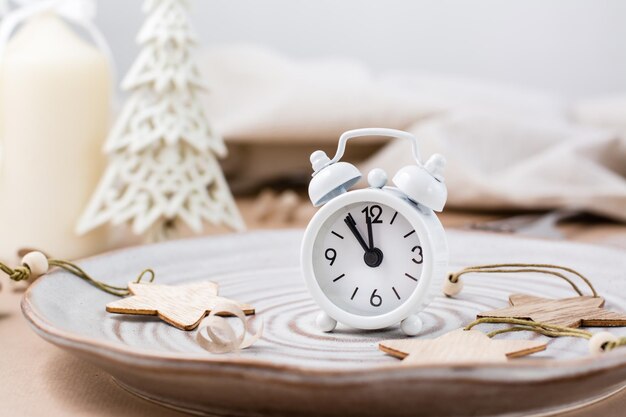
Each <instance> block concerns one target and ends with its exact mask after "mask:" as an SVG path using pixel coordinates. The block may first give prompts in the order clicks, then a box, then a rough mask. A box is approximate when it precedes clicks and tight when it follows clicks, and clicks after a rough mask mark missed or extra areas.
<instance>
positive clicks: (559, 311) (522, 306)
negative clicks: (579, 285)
mask: <svg viewBox="0 0 626 417" xmlns="http://www.w3.org/2000/svg"><path fill="white" fill-rule="evenodd" d="M509 302H510V303H511V307H507V308H502V309H498V310H493V311H487V312H484V313H480V314H479V315H478V317H479V318H482V317H510V318H515V319H522V320H532V321H535V322H538V323H546V324H553V325H556V326H562V327H581V326H583V327H610V326H626V315H624V314H619V313H616V312H614V311H610V310H606V309H604V308H602V307H603V306H604V298H602V297H589V296H585V297H572V298H563V299H560V300H551V299H547V298H541V297H535V296H532V295H525V294H513V295H511V296H510V297H509Z"/></svg>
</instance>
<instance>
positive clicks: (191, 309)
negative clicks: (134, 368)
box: [106, 281, 254, 330]
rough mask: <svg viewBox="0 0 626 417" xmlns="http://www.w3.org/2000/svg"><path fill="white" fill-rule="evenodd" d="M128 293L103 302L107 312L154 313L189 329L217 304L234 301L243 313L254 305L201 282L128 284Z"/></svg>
mask: <svg viewBox="0 0 626 417" xmlns="http://www.w3.org/2000/svg"><path fill="white" fill-rule="evenodd" d="M128 290H129V293H130V296H128V297H126V298H122V299H121V300H117V301H113V302H111V303H109V304H107V306H106V309H107V311H108V312H109V313H120V314H136V315H145V316H158V317H159V318H160V319H161V320H163V321H165V322H167V323H169V324H171V325H172V326H174V327H177V328H179V329H181V330H193V329H195V328H196V327H197V326H198V324H200V321H201V320H202V319H203V318H204V317H205V316H206V315H207V314H209V313H210V312H211V310H212V309H213V308H215V307H216V306H220V305H225V304H226V305H227V304H234V305H236V306H237V307H238V308H239V309H241V310H243V312H244V313H245V314H246V315H250V314H254V308H253V307H252V306H250V305H248V304H242V303H239V302H237V301H233V300H229V299H228V298H224V297H219V296H218V295H217V294H218V285H217V284H216V283H214V282H210V281H205V282H199V283H193V284H187V285H176V286H172V285H160V284H141V283H136V282H131V283H129V284H128Z"/></svg>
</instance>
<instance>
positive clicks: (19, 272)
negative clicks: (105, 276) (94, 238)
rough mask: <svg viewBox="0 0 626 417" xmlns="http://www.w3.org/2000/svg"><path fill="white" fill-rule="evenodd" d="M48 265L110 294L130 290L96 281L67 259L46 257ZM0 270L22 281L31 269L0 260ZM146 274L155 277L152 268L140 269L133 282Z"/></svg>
mask: <svg viewBox="0 0 626 417" xmlns="http://www.w3.org/2000/svg"><path fill="white" fill-rule="evenodd" d="M48 265H50V266H56V267H58V268H61V269H63V270H65V271H67V272H69V273H70V274H72V275H75V276H77V277H79V278H81V279H83V280H85V281H87V282H88V283H90V284H91V285H93V286H94V287H96V288H98V289H100V290H102V291H104V292H106V293H109V294H112V295H117V296H119V297H124V296H126V295H129V294H130V291H129V289H128V286H125V287H117V286H115V285H110V284H107V283H105V282H102V281H98V280H97V279H94V278H93V277H91V276H90V275H89V274H88V273H87V272H85V271H84V270H83V269H82V268H81V267H79V266H78V265H76V264H74V263H72V262H68V261H63V260H60V259H48ZM0 270H2V272H4V273H5V274H7V275H8V276H9V278H10V279H11V280H13V281H24V280H27V279H29V278H30V277H31V271H30V268H29V267H28V266H26V265H23V266H18V267H16V268H11V267H10V266H8V265H5V264H3V263H2V262H0ZM146 275H149V276H150V277H149V279H148V282H153V281H154V278H155V274H154V271H153V270H152V269H149V268H148V269H144V270H143V271H141V273H140V274H139V275H138V276H137V278H136V279H135V281H134V282H135V283H140V282H142V280H143V279H144V278H145V276H146Z"/></svg>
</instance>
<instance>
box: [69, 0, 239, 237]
mask: <svg viewBox="0 0 626 417" xmlns="http://www.w3.org/2000/svg"><path fill="white" fill-rule="evenodd" d="M187 8H188V2H187V1H186V0H147V1H146V2H145V3H144V11H145V12H146V13H147V14H148V17H147V19H146V21H145V23H144V25H143V27H142V28H141V30H140V32H139V34H138V36H137V42H138V43H139V44H140V45H141V46H142V50H141V52H140V54H139V56H138V57H137V59H136V61H135V62H134V63H133V65H132V66H131V69H130V70H129V72H128V74H127V75H126V77H125V78H124V80H123V81H122V89H124V90H125V91H129V92H130V93H131V95H130V97H129V99H128V101H127V102H126V103H125V105H124V107H123V109H122V112H121V114H120V116H119V118H118V119H117V121H116V123H115V125H114V126H113V128H112V129H111V132H110V133H109V137H108V138H107V141H106V144H105V152H107V154H109V155H110V163H109V166H108V167H107V169H106V171H105V173H104V175H103V177H102V179H101V181H100V184H99V185H98V188H97V190H96V192H95V193H94V195H93V197H92V199H91V201H90V202H89V205H88V206H87V209H86V210H85V212H84V214H83V216H82V218H81V219H80V221H79V223H78V226H77V232H78V233H80V234H83V233H86V232H87V231H89V230H91V229H93V228H95V227H98V226H100V225H102V224H104V223H107V222H110V223H112V224H114V225H117V224H121V223H124V222H130V223H131V224H132V230H133V232H134V233H135V234H142V233H145V232H146V231H147V230H149V229H151V228H154V227H157V226H162V225H164V224H167V223H169V222H172V221H174V220H177V219H180V220H182V221H183V222H184V223H185V224H186V225H187V226H189V228H191V229H192V230H193V231H194V232H196V233H199V232H201V231H202V228H203V221H208V222H211V223H213V224H225V225H227V226H229V227H231V228H233V229H235V230H243V229H244V228H245V225H244V223H243V220H242V218H241V216H240V214H239V211H238V210H237V207H236V205H235V201H234V199H233V197H232V195H231V193H230V190H229V188H228V185H227V183H226V181H225V179H224V176H223V174H222V171H221V169H220V166H219V164H218V163H217V160H216V156H224V155H225V154H226V148H225V146H224V142H223V141H222V138H221V137H219V136H218V135H216V134H215V133H214V132H212V131H211V128H210V127H209V124H208V121H207V119H206V117H205V114H204V111H203V109H202V105H201V103H200V101H199V99H198V93H199V92H201V91H202V90H203V89H204V87H203V83H202V78H201V76H200V73H199V71H198V69H197V67H196V66H195V64H194V61H193V54H192V49H193V47H194V46H195V44H196V39H195V37H194V35H193V33H192V30H191V27H190V24H189V19H188V14H187Z"/></svg>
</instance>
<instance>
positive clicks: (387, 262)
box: [313, 202, 426, 316]
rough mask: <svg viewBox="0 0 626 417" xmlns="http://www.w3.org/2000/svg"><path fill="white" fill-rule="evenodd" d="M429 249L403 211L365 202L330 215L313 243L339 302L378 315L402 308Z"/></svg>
mask: <svg viewBox="0 0 626 417" xmlns="http://www.w3.org/2000/svg"><path fill="white" fill-rule="evenodd" d="M425 250H426V248H422V245H421V243H420V237H419V236H418V234H417V232H416V231H415V229H414V227H413V226H412V225H411V224H410V223H409V221H408V220H407V219H406V218H405V217H404V216H403V215H402V214H401V213H399V212H397V211H396V210H395V209H393V208H392V207H390V206H387V205H384V204H381V203H375V202H359V203H354V204H350V205H348V206H345V207H342V208H341V209H339V210H337V211H336V212H334V213H333V214H332V215H331V216H329V217H328V219H326V221H325V222H324V224H323V225H322V227H321V228H320V230H319V233H318V235H317V237H316V239H315V243H314V245H313V270H314V273H315V279H316V280H317V282H318V285H319V286H320V288H321V289H322V291H323V292H324V293H325V294H326V296H327V297H328V298H329V300H330V301H331V302H332V303H333V304H335V305H336V306H337V307H339V308H341V309H342V310H344V311H346V312H349V313H352V314H356V315H360V316H378V315H381V314H385V313H388V312H390V311H393V310H395V309H397V308H398V307H400V306H401V305H402V304H404V303H405V302H406V301H407V300H408V299H409V297H410V296H411V294H413V292H414V291H415V290H416V288H417V286H418V284H419V282H420V278H421V274H422V266H423V261H424V256H425V255H424V251H425Z"/></svg>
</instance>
